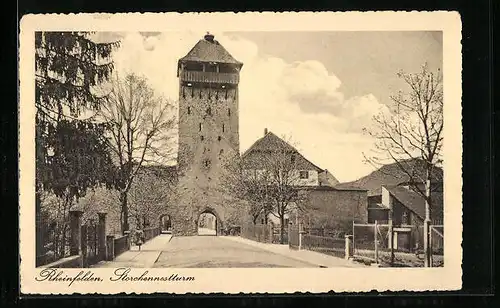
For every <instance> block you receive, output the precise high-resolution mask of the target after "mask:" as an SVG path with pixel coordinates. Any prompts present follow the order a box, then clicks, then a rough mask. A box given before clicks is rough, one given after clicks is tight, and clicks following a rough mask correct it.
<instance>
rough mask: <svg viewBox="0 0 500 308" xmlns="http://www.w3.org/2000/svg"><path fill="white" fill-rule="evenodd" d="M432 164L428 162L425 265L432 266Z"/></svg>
mask: <svg viewBox="0 0 500 308" xmlns="http://www.w3.org/2000/svg"><path fill="white" fill-rule="evenodd" d="M430 168H431V165H430V164H429V163H427V168H426V180H425V220H424V253H425V258H424V266H425V267H431V266H432V247H431V243H430V236H429V235H430V224H431V205H430V200H431V170H430Z"/></svg>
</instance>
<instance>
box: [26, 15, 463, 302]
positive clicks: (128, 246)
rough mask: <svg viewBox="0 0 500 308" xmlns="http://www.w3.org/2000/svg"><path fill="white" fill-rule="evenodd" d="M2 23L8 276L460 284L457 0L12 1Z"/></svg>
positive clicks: (271, 289) (87, 286)
mask: <svg viewBox="0 0 500 308" xmlns="http://www.w3.org/2000/svg"><path fill="white" fill-rule="evenodd" d="M19 42H20V45H19V73H20V80H19V82H20V83H19V84H20V101H19V115H20V116H19V119H20V122H19V140H20V142H19V153H20V156H19V166H20V170H19V190H20V194H19V204H20V208H19V213H20V214H19V215H20V219H19V221H20V225H19V232H20V256H21V258H20V265H19V266H20V289H21V293H23V294H53V295H58V294H64V295H71V294H95V293H98V294H118V293H126V294H130V293H136V294H140V293H142V294H151V293H172V294H185V293H205V294H208V293H227V294H234V293H254V294H255V293H269V294H272V293H294V292H311V293H323V292H330V291H334V292H369V291H372V290H377V291H380V292H383V291H387V290H390V291H403V290H407V291H423V290H459V289H460V288H461V285H462V268H461V264H462V246H461V243H462V206H461V205H462V178H461V174H462V172H461V161H462V135H461V131H462V126H461V67H462V56H461V43H460V42H461V20H460V15H459V14H458V13H457V12H444V11H436V12H389V11H387V12H342V13H340V12H321V13H313V12H301V13H273V12H264V13H252V12H248V13H238V14H235V13H202V14H198V13H196V14H195V13H185V14H178V13H147V14H139V13H128V14H68V15H62V14H47V15H26V16H24V17H23V18H22V20H21V24H20V36H19ZM445 229H446V238H445Z"/></svg>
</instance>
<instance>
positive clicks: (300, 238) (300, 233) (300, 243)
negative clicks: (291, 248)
mask: <svg viewBox="0 0 500 308" xmlns="http://www.w3.org/2000/svg"><path fill="white" fill-rule="evenodd" d="M298 229H299V250H302V234H303V232H302V224H301V223H300V222H299V225H298Z"/></svg>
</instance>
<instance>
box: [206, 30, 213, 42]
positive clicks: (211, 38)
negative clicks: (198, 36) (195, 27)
mask: <svg viewBox="0 0 500 308" xmlns="http://www.w3.org/2000/svg"><path fill="white" fill-rule="evenodd" d="M214 38H215V36H214V35H213V34H210V32H207V34H206V35H205V37H204V39H205V40H206V41H209V42H211V43H213V42H214Z"/></svg>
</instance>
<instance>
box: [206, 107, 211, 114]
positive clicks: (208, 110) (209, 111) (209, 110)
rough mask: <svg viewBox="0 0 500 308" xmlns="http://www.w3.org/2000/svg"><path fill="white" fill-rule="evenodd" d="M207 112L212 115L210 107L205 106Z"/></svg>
mask: <svg viewBox="0 0 500 308" xmlns="http://www.w3.org/2000/svg"><path fill="white" fill-rule="evenodd" d="M207 114H208V115H212V109H211V108H210V107H208V108H207Z"/></svg>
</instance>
